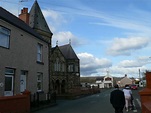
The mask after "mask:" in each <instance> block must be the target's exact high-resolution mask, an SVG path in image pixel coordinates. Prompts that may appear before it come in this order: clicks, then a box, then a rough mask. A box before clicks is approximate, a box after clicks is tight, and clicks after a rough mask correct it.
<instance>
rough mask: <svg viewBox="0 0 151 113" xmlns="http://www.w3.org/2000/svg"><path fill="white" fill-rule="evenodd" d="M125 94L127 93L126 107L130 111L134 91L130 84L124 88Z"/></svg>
mask: <svg viewBox="0 0 151 113" xmlns="http://www.w3.org/2000/svg"><path fill="white" fill-rule="evenodd" d="M123 92H124V95H125V109H126V111H127V112H128V110H129V106H132V105H131V96H132V91H131V89H130V87H129V85H125V88H124V89H123Z"/></svg>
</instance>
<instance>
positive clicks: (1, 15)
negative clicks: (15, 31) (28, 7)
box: [0, 7, 44, 41]
mask: <svg viewBox="0 0 151 113" xmlns="http://www.w3.org/2000/svg"><path fill="white" fill-rule="evenodd" d="M0 19H2V20H4V21H6V22H8V23H10V24H12V25H14V26H16V27H18V28H20V29H22V30H23V31H25V32H28V33H29V34H31V35H33V36H35V37H37V38H39V39H41V40H43V38H42V37H41V36H40V35H39V34H38V33H36V32H35V31H34V30H33V29H32V28H31V27H30V26H28V25H27V24H26V23H25V22H24V21H22V20H21V19H19V18H18V17H16V16H15V15H13V14H11V13H10V12H8V11H7V10H5V9H3V8H2V7H0ZM43 41H44V40H43Z"/></svg>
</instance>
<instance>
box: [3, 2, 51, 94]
mask: <svg viewBox="0 0 151 113" xmlns="http://www.w3.org/2000/svg"><path fill="white" fill-rule="evenodd" d="M0 12H1V13H0V84H1V85H0V96H3V95H4V96H11V95H15V94H18V93H20V92H23V91H24V90H25V89H28V90H29V91H31V93H35V92H48V91H49V78H50V70H49V57H50V54H49V53H50V50H51V49H50V47H51V37H52V33H51V31H50V29H49V27H48V25H47V23H46V21H45V18H44V16H43V14H42V12H41V10H40V7H39V5H38V3H37V1H35V3H34V5H33V6H32V8H31V10H30V13H28V9H27V8H24V9H22V11H21V14H20V15H19V18H20V19H19V18H18V17H16V16H14V15H12V14H11V13H9V12H8V11H6V10H5V9H3V8H2V7H0Z"/></svg>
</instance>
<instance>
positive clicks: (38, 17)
mask: <svg viewBox="0 0 151 113" xmlns="http://www.w3.org/2000/svg"><path fill="white" fill-rule="evenodd" d="M29 14H30V17H29V26H30V27H31V28H33V29H36V30H41V31H44V32H47V33H50V34H52V32H51V31H50V29H49V27H48V24H47V22H46V20H45V18H44V16H43V13H42V11H41V9H40V7H39V4H38V2H37V0H35V2H34V4H33V6H32V8H31V10H30V12H29Z"/></svg>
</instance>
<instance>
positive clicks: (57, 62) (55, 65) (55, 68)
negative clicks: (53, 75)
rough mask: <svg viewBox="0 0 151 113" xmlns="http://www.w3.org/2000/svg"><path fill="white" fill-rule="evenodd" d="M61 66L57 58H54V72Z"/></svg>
mask: <svg viewBox="0 0 151 113" xmlns="http://www.w3.org/2000/svg"><path fill="white" fill-rule="evenodd" d="M60 68H61V64H60V62H59V58H56V61H55V63H54V71H60Z"/></svg>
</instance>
